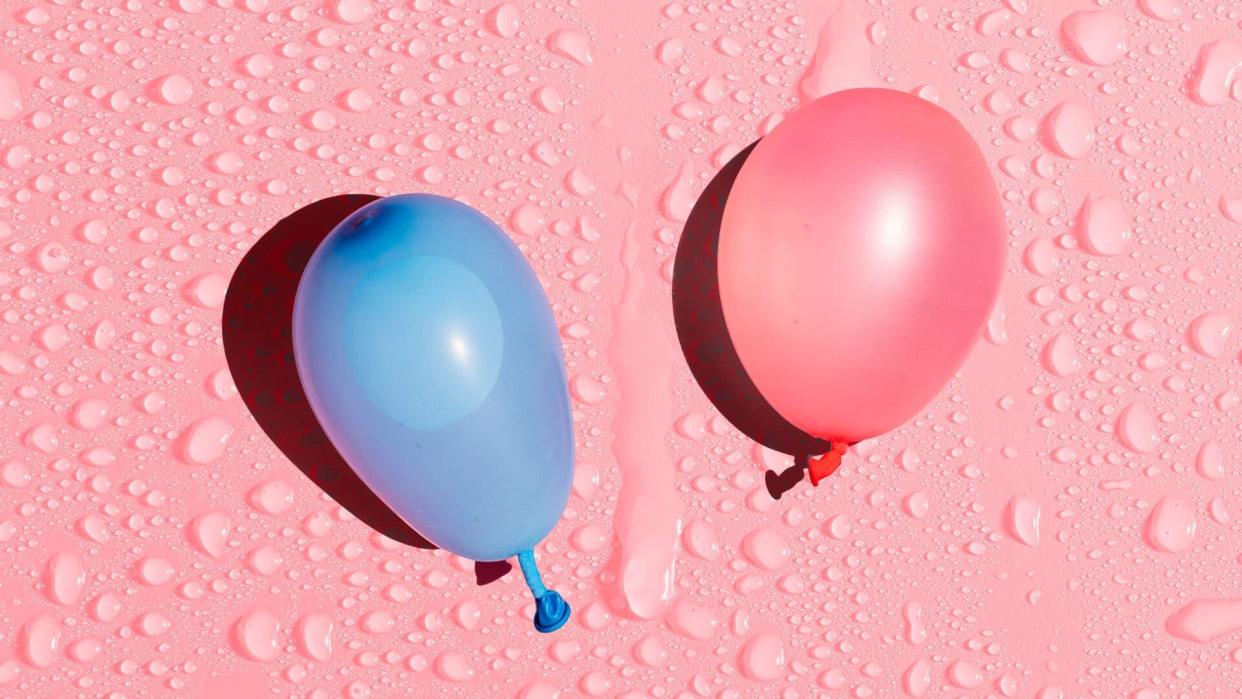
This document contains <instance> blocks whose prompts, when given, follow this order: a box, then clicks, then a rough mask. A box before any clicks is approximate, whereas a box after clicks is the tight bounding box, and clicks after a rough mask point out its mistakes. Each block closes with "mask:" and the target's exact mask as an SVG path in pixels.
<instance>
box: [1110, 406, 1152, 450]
mask: <svg viewBox="0 0 1242 699" xmlns="http://www.w3.org/2000/svg"><path fill="white" fill-rule="evenodd" d="M1117 435H1118V436H1119V437H1121V443H1122V444H1124V445H1125V446H1126V447H1127V448H1128V449H1130V450H1131V451H1136V452H1140V453H1144V454H1146V453H1150V452H1153V451H1155V450H1156V445H1157V444H1159V443H1160V435H1159V433H1158V432H1157V431H1156V418H1155V416H1153V415H1152V414H1151V411H1150V410H1148V409H1147V406H1145V405H1143V404H1142V403H1131V404H1130V405H1128V406H1126V407H1125V409H1124V410H1122V411H1121V415H1120V416H1118V418H1117Z"/></svg>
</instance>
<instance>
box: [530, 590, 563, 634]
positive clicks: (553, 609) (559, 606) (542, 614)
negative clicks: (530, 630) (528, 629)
mask: <svg viewBox="0 0 1242 699" xmlns="http://www.w3.org/2000/svg"><path fill="white" fill-rule="evenodd" d="M567 621H569V603H568V602H566V601H565V598H563V597H561V595H560V593H559V592H557V591H556V590H548V591H547V592H545V593H544V594H543V596H542V597H540V598H539V599H537V600H535V630H536V631H538V632H539V633H552V632H553V631H555V630H557V629H559V628H561V627H562V626H564V625H565V622H567Z"/></svg>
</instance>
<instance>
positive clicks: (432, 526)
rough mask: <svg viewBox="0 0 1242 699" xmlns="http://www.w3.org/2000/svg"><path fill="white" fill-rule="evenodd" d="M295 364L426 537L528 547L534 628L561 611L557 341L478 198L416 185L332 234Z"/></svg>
mask: <svg viewBox="0 0 1242 699" xmlns="http://www.w3.org/2000/svg"><path fill="white" fill-rule="evenodd" d="M293 346H294V354H295V357H296V360H297V367H298V374H299V376H300V377H301V380H302V383H303V384H304V387H305V389H306V395H307V398H308V400H309V402H310V404H311V407H312V409H313V410H314V412H315V415H316V417H317V418H318V419H319V421H320V422H321V423H322V425H323V428H324V432H325V433H326V434H327V435H328V437H329V439H331V440H332V443H333V444H334V445H335V446H336V448H337V449H338V450H339V451H340V453H341V455H342V456H343V457H344V458H345V460H346V461H347V462H348V463H349V465H350V467H351V468H353V469H354V471H356V472H357V473H358V476H359V477H360V478H361V479H362V480H363V481H364V482H365V483H366V484H367V485H368V486H369V487H370V488H371V489H372V490H374V491H375V493H376V494H377V495H379V497H380V498H381V499H383V501H384V502H385V503H386V504H387V505H388V506H389V507H391V508H392V510H393V511H394V512H396V513H397V514H398V515H400V516H401V517H402V519H404V520H405V521H406V522H407V523H409V525H410V526H411V527H413V528H414V529H415V530H417V531H418V532H419V533H420V534H422V535H423V536H425V537H426V538H427V539H428V540H429V541H431V542H432V543H434V544H436V545H437V546H439V547H441V548H444V549H446V550H448V551H451V552H453V553H456V554H458V555H461V556H464V557H466V558H472V559H474V560H476V561H498V560H503V559H506V558H509V557H512V556H517V557H518V558H519V562H520V563H521V568H522V571H523V573H524V574H525V575H526V578H527V582H528V583H529V584H530V587H531V590H532V592H533V593H534V594H535V597H536V599H537V600H538V602H539V603H538V605H537V612H536V619H535V621H536V628H539V630H541V631H551V630H554V629H555V628H558V627H559V626H560V625H562V624H564V623H565V620H566V619H567V618H568V616H569V608H568V605H566V604H565V603H564V601H563V600H562V599H561V598H560V596H559V595H557V594H556V593H555V592H550V591H548V590H546V589H545V588H544V587H543V583H542V581H541V580H540V579H539V573H538V570H537V568H536V567H535V564H534V558H533V556H532V554H531V550H532V549H533V547H534V546H535V545H536V544H537V543H539V541H541V540H542V539H543V538H544V537H545V536H547V534H548V532H550V531H551V530H552V528H553V527H554V526H555V525H556V522H557V520H558V519H559V518H560V516H561V513H562V511H563V510H564V508H565V503H566V501H567V500H568V498H569V488H570V483H571V480H572V474H573V425H572V420H571V416H570V408H569V395H568V390H567V382H566V377H565V368H564V360H563V358H562V352H561V344H560V338H559V335H558V333H557V329H556V324H555V322H554V319H553V317H552V311H551V308H550V307H549V305H548V301H547V297H546V296H545V295H544V292H543V288H542V287H541V286H540V284H539V281H538V279H537V278H536V277H535V274H534V271H533V270H531V268H530V266H529V264H528V263H527V261H526V258H525V257H524V256H523V255H522V253H521V251H519V250H518V249H517V247H516V246H515V245H514V244H513V243H512V242H511V241H510V240H509V238H508V237H507V236H506V235H505V234H504V233H503V232H501V231H500V229H498V228H497V227H496V226H495V224H493V223H492V222H491V221H490V220H488V219H487V218H486V217H485V216H483V215H482V214H480V213H479V212H477V211H475V210H474V209H472V208H470V207H469V206H466V205H465V204H462V203H460V202H457V201H454V200H452V199H446V198H443V197H438V196H433V195H427V194H407V195H401V196H395V197H388V198H386V199H380V200H378V201H375V202H372V203H370V204H368V205H366V206H364V207H362V208H361V209H358V210H357V211H356V212H354V213H353V214H352V215H350V216H349V217H348V218H346V219H345V220H343V221H342V222H341V223H340V224H339V225H337V227H336V228H335V229H333V231H332V232H331V233H329V234H328V236H327V237H326V238H324V240H323V241H322V242H321V243H320V245H319V247H318V248H317V249H316V250H315V253H314V255H313V256H312V257H311V260H310V262H309V263H308V264H307V266H306V270H305V272H304V273H303V276H302V279H301V281H300V282H299V285H298V293H297V299H296V301H295V304H294V311H293Z"/></svg>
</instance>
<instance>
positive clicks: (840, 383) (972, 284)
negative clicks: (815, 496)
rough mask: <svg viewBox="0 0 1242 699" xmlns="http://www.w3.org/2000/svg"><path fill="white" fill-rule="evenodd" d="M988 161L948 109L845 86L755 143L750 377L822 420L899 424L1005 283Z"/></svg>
mask: <svg viewBox="0 0 1242 699" xmlns="http://www.w3.org/2000/svg"><path fill="white" fill-rule="evenodd" d="M1005 230H1006V229H1005V221H1004V217H1003V215H1002V212H1001V205H1000V198H999V195H998V193H997V188H996V184H995V182H994V181H993V179H992V176H991V173H990V170H989V167H988V165H987V163H986V162H985V160H984V158H983V155H982V153H981V152H980V149H979V146H978V145H977V144H976V143H975V140H974V138H973V137H972V136H971V134H970V133H969V132H968V131H967V130H966V129H965V128H964V127H963V126H962V125H961V124H960V123H959V122H958V121H957V120H956V119H955V118H954V117H953V116H952V115H951V114H949V113H948V112H947V111H945V110H943V109H941V108H940V107H937V106H936V105H934V104H932V103H930V102H928V101H926V100H923V99H920V98H918V97H915V96H912V95H909V94H906V93H902V92H897V91H893V90H885V89H872V88H863V89H855V90H846V91H843V92H837V93H833V94H830V95H828V96H826V97H822V98H820V99H817V100H815V101H813V102H811V103H809V104H807V105H806V106H804V107H803V108H801V109H800V110H798V111H796V112H794V113H793V114H791V115H789V117H788V118H786V119H785V120H784V121H782V122H781V123H780V124H779V125H777V127H776V128H775V129H774V130H773V132H772V133H771V134H770V135H768V136H767V137H765V138H764V139H763V140H761V141H760V142H759V144H758V145H757V146H755V149H754V152H753V153H751V154H750V157H749V158H748V159H747V161H746V163H745V164H744V166H743V167H742V168H741V171H740V172H739V174H738V177H737V180H736V182H735V183H734V185H733V189H732V191H731V193H730V195H729V199H728V202H727V203H726V205H725V210H724V216H723V220H722V222H721V232H720V245H719V276H720V295H721V304H722V307H723V310H724V316H725V321H726V324H727V326H728V331H729V334H730V337H731V339H732V341H733V343H734V345H735V346H736V348H737V353H738V356H739V357H740V359H741V362H742V364H743V366H744V367H745V369H746V372H747V373H748V375H749V376H750V378H751V379H752V380H753V381H754V383H755V385H756V386H757V387H758V389H759V391H760V392H761V393H762V394H763V395H764V397H765V398H767V400H768V401H769V402H770V403H771V404H772V406H773V407H774V408H775V409H776V410H777V411H778V412H779V413H780V414H781V415H783V416H784V417H785V418H786V419H788V420H789V421H790V422H791V423H793V424H794V425H796V426H797V427H799V428H800V429H802V430H804V431H806V432H807V433H809V434H811V435H814V436H816V437H820V438H822V439H825V440H830V441H832V442H838V441H841V442H846V443H852V442H857V441H859V440H863V439H867V438H869V437H873V436H876V435H879V434H882V433H884V432H887V431H889V430H892V429H894V428H896V427H898V426H900V425H901V424H902V423H903V422H905V421H906V420H908V419H909V418H911V417H912V416H913V415H914V414H915V413H916V412H917V411H918V410H920V409H921V408H922V407H923V406H925V405H926V404H927V403H928V402H929V401H930V400H931V399H932V398H933V397H934V396H935V395H936V394H937V393H938V392H939V391H940V390H941V389H942V388H943V387H944V385H945V384H946V383H947V382H948V381H949V380H950V379H951V378H952V376H953V374H954V372H955V371H956V370H957V368H958V367H959V366H960V365H961V363H962V361H963V360H964V359H965V357H966V355H967V354H968V352H969V351H970V348H971V347H972V345H973V344H974V342H975V340H976V338H977V337H978V336H979V334H980V331H981V329H982V327H983V325H984V323H985V321H986V320H987V318H988V316H989V314H990V312H991V309H992V307H993V305H994V303H995V300H996V296H997V292H998V290H999V287H1000V281H1001V276H1002V267H1003V262H1004V256H1005V247H1004V245H1005V242H1004V239H1005Z"/></svg>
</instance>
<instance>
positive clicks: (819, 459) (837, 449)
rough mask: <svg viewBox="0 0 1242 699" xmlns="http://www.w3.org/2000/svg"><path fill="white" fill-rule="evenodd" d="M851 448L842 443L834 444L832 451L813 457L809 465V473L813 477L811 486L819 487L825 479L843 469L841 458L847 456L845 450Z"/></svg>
mask: <svg viewBox="0 0 1242 699" xmlns="http://www.w3.org/2000/svg"><path fill="white" fill-rule="evenodd" d="M848 448H849V446H848V445H846V444H844V443H842V442H833V444H832V449H831V450H830V451H829V452H828V453H827V454H820V455H819V456H812V457H811V458H810V460H809V461H808V463H807V471H808V472H810V475H811V485H819V482H820V481H822V480H823V479H825V478H827V477H828V476H831V475H832V474H834V473H836V471H837V469H838V468H841V458H842V457H844V456H845V450H846V449H848Z"/></svg>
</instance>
